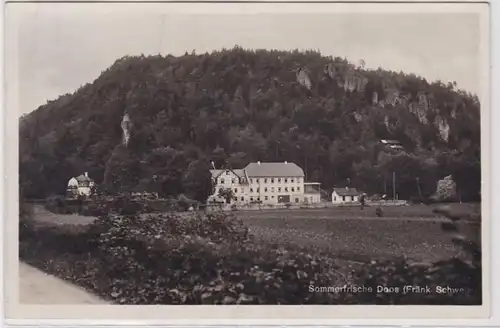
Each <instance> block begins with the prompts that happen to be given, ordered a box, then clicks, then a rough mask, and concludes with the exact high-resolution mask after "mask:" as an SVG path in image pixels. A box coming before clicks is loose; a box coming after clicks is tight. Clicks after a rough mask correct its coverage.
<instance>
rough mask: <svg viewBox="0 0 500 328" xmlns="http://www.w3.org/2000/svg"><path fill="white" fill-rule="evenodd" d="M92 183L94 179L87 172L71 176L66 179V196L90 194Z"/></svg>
mask: <svg viewBox="0 0 500 328" xmlns="http://www.w3.org/2000/svg"><path fill="white" fill-rule="evenodd" d="M94 184H95V183H94V180H92V179H91V178H90V177H89V175H88V173H87V172H85V173H84V174H80V175H79V176H77V177H72V178H71V179H69V181H68V188H67V196H68V197H78V196H90V194H91V192H92V187H93V186H94Z"/></svg>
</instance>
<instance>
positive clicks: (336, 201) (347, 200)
mask: <svg viewBox="0 0 500 328" xmlns="http://www.w3.org/2000/svg"><path fill="white" fill-rule="evenodd" d="M358 201H359V196H345V200H344V199H343V198H342V196H339V195H338V194H337V193H336V192H333V193H332V203H333V204H345V203H355V202H358Z"/></svg>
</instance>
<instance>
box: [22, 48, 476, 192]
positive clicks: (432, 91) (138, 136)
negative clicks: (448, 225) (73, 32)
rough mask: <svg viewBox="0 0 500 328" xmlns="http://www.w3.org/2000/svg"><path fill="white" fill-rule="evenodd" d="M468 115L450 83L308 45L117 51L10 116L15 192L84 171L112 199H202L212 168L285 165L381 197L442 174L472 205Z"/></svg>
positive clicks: (472, 116) (471, 122)
mask: <svg viewBox="0 0 500 328" xmlns="http://www.w3.org/2000/svg"><path fill="white" fill-rule="evenodd" d="M68 74H71V72H68ZM479 107H480V106H479V101H478V99H477V97H476V96H473V95H471V94H467V93H465V92H462V91H460V90H457V89H456V87H455V84H454V83H449V84H443V83H441V82H436V83H428V82H427V81H426V80H425V79H423V78H420V77H417V76H415V75H408V74H404V73H396V72H390V71H385V70H382V69H378V70H367V69H364V68H363V67H360V66H357V65H353V64H352V63H349V62H348V61H347V60H344V59H341V58H332V57H325V56H322V55H321V54H320V53H318V52H314V51H307V52H299V51H292V52H285V51H267V50H257V51H248V50H244V49H241V48H239V47H235V48H234V49H231V50H222V51H217V52H213V53H211V54H202V55H198V54H194V53H193V54H187V53H186V54H185V55H184V56H180V57H173V56H166V57H162V56H159V55H158V56H149V57H145V56H141V57H124V58H122V59H119V60H117V61H116V62H115V63H114V64H113V65H112V66H111V67H109V68H108V69H107V70H105V71H104V72H102V74H101V75H100V76H99V77H98V78H97V79H96V80H95V81H94V82H93V83H91V84H87V85H85V86H82V87H81V88H80V89H78V90H77V91H76V92H74V93H73V94H66V95H63V96H61V97H59V98H58V99H57V100H55V101H50V102H48V103H47V104H46V105H43V106H41V107H40V108H38V109H37V110H35V111H34V112H32V113H30V114H29V115H27V116H24V117H22V118H21V119H20V184H21V188H22V190H23V192H24V193H25V194H26V196H28V197H46V196H47V195H49V194H55V193H64V191H65V188H66V184H67V181H68V179H69V178H70V177H71V176H75V175H77V174H81V173H82V172H84V171H87V172H88V173H89V175H90V176H91V177H93V178H94V179H95V180H96V182H97V183H99V184H100V186H101V188H102V189H103V190H104V189H105V190H108V191H110V192H114V191H117V190H132V189H139V190H141V189H149V190H156V191H159V192H160V193H162V194H164V195H177V194H180V193H187V194H188V195H189V196H191V197H194V198H203V197H202V196H200V194H199V192H198V193H197V191H196V190H199V189H202V186H200V185H199V183H198V182H197V181H199V180H200V179H198V176H199V175H203V174H204V173H202V172H204V171H205V169H207V168H208V166H209V161H210V160H213V161H214V162H215V164H216V166H217V167H220V166H222V165H227V166H232V167H235V168H240V167H242V166H244V165H246V164H247V163H248V162H250V161H257V160H260V161H284V160H287V161H293V162H295V163H297V164H298V165H300V166H301V167H303V168H305V169H306V172H307V179H308V180H311V181H320V182H321V183H322V188H323V189H325V190H329V189H331V188H333V187H334V186H345V184H346V183H347V181H350V184H351V186H356V187H358V188H360V189H362V190H364V191H366V192H368V193H384V192H385V191H386V190H389V193H390V189H391V188H392V182H391V177H392V172H396V176H397V182H396V183H397V190H398V193H399V194H400V197H401V198H410V197H416V196H419V193H420V192H419V191H418V186H417V182H416V180H417V178H418V181H419V184H420V187H421V188H420V189H421V193H423V195H424V196H428V195H429V194H430V193H432V192H433V191H434V190H435V187H436V181H437V180H438V179H441V178H443V177H444V176H446V175H449V174H452V175H453V178H454V180H455V181H456V182H457V185H458V187H459V189H460V193H461V194H462V197H463V198H464V199H474V198H477V197H478V196H479V189H480V187H479V186H480V110H479ZM125 113H127V114H128V116H129V117H130V121H131V138H130V142H129V144H128V146H127V147H125V146H123V142H122V130H121V122H122V118H123V116H124V114H125ZM379 139H396V140H399V141H401V142H402V143H403V145H404V147H405V152H403V153H394V152H391V151H388V150H384V148H383V146H382V145H381V144H380V143H379ZM224 163H226V164H224ZM384 181H387V183H386V185H387V187H385V186H384ZM386 188H387V189H386Z"/></svg>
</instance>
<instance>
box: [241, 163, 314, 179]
mask: <svg viewBox="0 0 500 328" xmlns="http://www.w3.org/2000/svg"><path fill="white" fill-rule="evenodd" d="M244 170H245V171H246V173H247V175H248V177H303V176H304V171H303V170H302V169H301V168H300V167H299V166H298V165H297V164H295V163H290V162H267V163H261V162H257V163H250V164H248V165H247V166H246V167H245V169H244Z"/></svg>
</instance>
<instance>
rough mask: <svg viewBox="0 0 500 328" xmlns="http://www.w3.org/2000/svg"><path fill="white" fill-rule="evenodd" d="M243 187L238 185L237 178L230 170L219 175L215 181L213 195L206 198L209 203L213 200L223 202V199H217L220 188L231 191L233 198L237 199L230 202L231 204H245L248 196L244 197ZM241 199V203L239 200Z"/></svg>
mask: <svg viewBox="0 0 500 328" xmlns="http://www.w3.org/2000/svg"><path fill="white" fill-rule="evenodd" d="M244 187H245V186H243V185H241V184H240V182H239V177H238V176H237V175H236V174H234V173H233V172H232V171H231V170H227V171H225V172H222V174H221V175H219V176H218V177H217V180H216V181H215V190H214V193H213V194H212V195H211V196H209V197H208V202H211V201H213V200H216V201H223V202H225V199H223V198H221V197H219V190H220V189H221V188H222V189H232V190H233V193H234V196H235V197H236V198H237V200H236V201H235V200H234V199H233V200H232V201H231V204H233V203H235V202H236V203H241V202H246V201H247V200H248V195H246V193H245V190H244ZM241 197H243V201H242V200H241Z"/></svg>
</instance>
